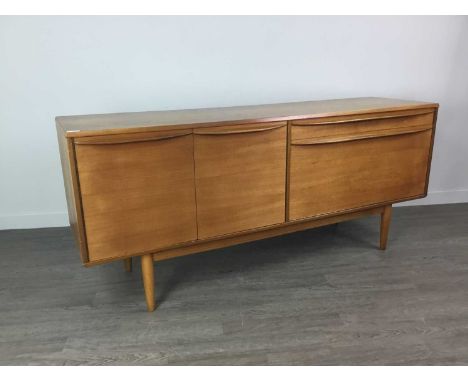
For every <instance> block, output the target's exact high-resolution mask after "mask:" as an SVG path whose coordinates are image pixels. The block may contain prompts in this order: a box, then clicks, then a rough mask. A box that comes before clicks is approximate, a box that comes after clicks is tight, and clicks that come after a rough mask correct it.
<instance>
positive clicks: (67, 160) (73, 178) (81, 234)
mask: <svg viewBox="0 0 468 382" xmlns="http://www.w3.org/2000/svg"><path fill="white" fill-rule="evenodd" d="M56 128H57V138H58V143H59V150H60V161H61V164H62V174H63V183H64V186H65V195H66V199H67V208H68V219H69V221H70V226H71V227H72V230H73V233H74V235H75V240H76V242H77V244H78V247H79V248H80V256H81V261H82V262H83V263H87V262H88V261H89V256H88V247H87V242H86V232H85V228H84V219H83V209H82V205H81V191H80V184H79V180H78V175H77V170H76V158H75V147H74V145H73V141H72V140H71V139H67V138H66V137H65V134H64V132H63V130H62V128H61V127H60V126H59V125H58V124H57V126H56Z"/></svg>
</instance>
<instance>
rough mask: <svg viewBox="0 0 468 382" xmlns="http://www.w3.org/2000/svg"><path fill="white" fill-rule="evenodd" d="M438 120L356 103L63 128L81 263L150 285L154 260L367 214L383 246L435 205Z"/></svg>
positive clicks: (121, 118) (90, 120)
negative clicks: (394, 212)
mask: <svg viewBox="0 0 468 382" xmlns="http://www.w3.org/2000/svg"><path fill="white" fill-rule="evenodd" d="M437 108H438V104H436V103H427V102H416V101H402V100H392V99H385V98H357V99H347V100H329V101H311V102H299V103H288V104H276V105H260V106H245V107H233V108H219V109H199V110H182V111H162V112H144V113H124V114H111V115H89V116H72V117H57V118H56V125H57V134H58V138H59V147H60V155H61V159H62V168H63V176H64V182H65V188H66V194H67V201H68V209H69V216H70V223H71V225H72V227H73V229H74V232H75V237H76V239H77V241H78V244H79V247H80V253H81V256H82V262H83V264H84V265H85V266H93V265H98V264H103V263H107V262H111V261H115V260H124V259H125V261H124V264H125V267H126V269H128V268H129V267H131V257H132V256H133V257H134V256H143V257H142V268H143V269H144V271H143V273H144V274H147V277H146V279H147V280H148V277H150V278H151V277H152V272H153V271H152V267H151V271H149V268H150V267H149V265H148V264H149V263H150V262H152V261H153V259H154V260H155V261H159V260H164V259H168V258H171V257H177V256H183V255H188V254H192V253H196V252H199V251H204V250H209V249H215V248H221V247H226V246H229V245H234V244H239V243H244V242H248V241H253V240H259V239H262V238H267V237H272V236H278V235H283V234H287V233H290V232H295V231H298V230H304V229H308V228H312V227H319V226H322V225H326V224H335V223H337V222H340V221H344V220H348V219H354V218H358V217H361V216H365V215H369V214H381V215H382V231H381V247H382V248H384V247H385V246H386V242H387V237H388V226H389V224H390V212H388V211H390V210H389V208H390V206H391V204H393V203H397V202H401V201H405V200H411V199H416V198H421V197H424V196H426V195H427V187H428V182H429V173H430V161H431V155H432V147H433V142H434V131H435V123H436V116H437ZM145 269H146V271H145ZM150 284H151V285H152V282H149V281H148V282H145V290H146V291H147V293H146V295H147V299H148V293H149V294H151V293H153V292H152V287H150V286H149V285H150ZM149 300H151V298H150V299H149ZM153 300H154V299H153ZM148 306H149V308H151V309H150V310H152V309H154V304H153V305H151V302H149V303H148Z"/></svg>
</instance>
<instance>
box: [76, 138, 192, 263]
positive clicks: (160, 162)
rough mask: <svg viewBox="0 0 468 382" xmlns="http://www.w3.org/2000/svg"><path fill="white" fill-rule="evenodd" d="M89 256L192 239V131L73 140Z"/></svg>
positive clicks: (106, 255)
mask: <svg viewBox="0 0 468 382" xmlns="http://www.w3.org/2000/svg"><path fill="white" fill-rule="evenodd" d="M75 151H76V158H77V166H78V175H79V182H80V189H81V195H82V205H83V213H84V221H85V230H86V237H87V244H88V251H89V258H90V261H95V260H102V259H108V258H118V257H124V256H128V255H131V254H138V253H141V252H147V251H152V250H154V249H158V248H163V247H167V246H170V245H173V244H177V243H182V242H187V241H191V240H195V239H196V237H197V236H196V235H197V230H196V207H195V179H194V168H193V167H194V166H193V135H192V134H191V130H179V131H177V132H157V133H141V134H119V135H116V136H105V137H90V138H78V139H75Z"/></svg>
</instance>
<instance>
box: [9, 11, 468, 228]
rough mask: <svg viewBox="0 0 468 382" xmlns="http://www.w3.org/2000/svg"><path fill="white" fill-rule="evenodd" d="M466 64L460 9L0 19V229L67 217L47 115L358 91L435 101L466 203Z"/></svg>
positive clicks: (433, 194)
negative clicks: (437, 13)
mask: <svg viewBox="0 0 468 382" xmlns="http://www.w3.org/2000/svg"><path fill="white" fill-rule="evenodd" d="M467 71H468V18H466V17H0V229H6V228H17V227H18V228H26V227H44V226H61V225H67V214H66V204H65V196H64V190H63V183H62V175H61V170H60V163H59V153H58V146H57V139H56V135H55V127H54V117H55V116H56V115H67V114H87V113H106V112H123V111H142V110H158V109H159V110H162V109H177V108H197V107H212V106H230V105H244V104H257V103H270V102H289V101H302V100H312V99H326V98H344V97H358V96H383V97H396V98H407V99H416V100H422V101H436V102H439V103H440V104H441V108H440V112H439V123H438V130H437V135H436V143H435V153H434V160H433V166H432V174H431V182H430V196H429V197H428V199H427V201H428V202H432V203H449V202H458V201H464V202H468V174H467V172H468V154H467V151H468V148H467V138H468V126H467V122H466V121H468V73H467ZM422 202H424V201H418V202H417V203H422Z"/></svg>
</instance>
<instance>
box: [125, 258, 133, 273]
mask: <svg viewBox="0 0 468 382" xmlns="http://www.w3.org/2000/svg"><path fill="white" fill-rule="evenodd" d="M123 262H124V268H125V271H126V272H131V271H132V258H131V257H129V258H128V259H124V261H123Z"/></svg>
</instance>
